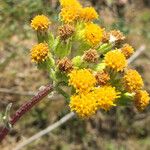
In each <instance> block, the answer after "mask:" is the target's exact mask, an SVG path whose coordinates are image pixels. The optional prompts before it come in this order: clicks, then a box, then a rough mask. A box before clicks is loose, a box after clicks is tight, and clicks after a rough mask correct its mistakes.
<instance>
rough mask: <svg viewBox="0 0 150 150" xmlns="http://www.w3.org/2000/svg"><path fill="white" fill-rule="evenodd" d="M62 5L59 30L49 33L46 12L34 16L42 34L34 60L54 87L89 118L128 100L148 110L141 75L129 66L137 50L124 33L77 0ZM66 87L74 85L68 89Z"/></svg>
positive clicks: (33, 51)
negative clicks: (110, 27)
mask: <svg viewBox="0 0 150 150" xmlns="http://www.w3.org/2000/svg"><path fill="white" fill-rule="evenodd" d="M60 6H61V11H60V14H59V21H60V22H61V23H60V24H61V26H59V27H58V30H57V31H56V33H53V32H54V31H50V32H49V30H48V28H49V26H50V24H51V22H50V21H49V19H48V18H47V17H46V16H44V15H38V16H36V17H35V18H33V20H32V21H31V27H32V28H33V29H34V30H36V31H37V33H38V34H37V36H38V44H37V45H35V46H33V48H32V49H31V59H32V61H33V62H35V64H36V65H37V66H38V67H39V68H40V69H47V71H48V73H49V75H50V79H51V80H52V81H51V82H53V85H54V89H56V91H57V92H59V93H61V94H62V95H63V96H64V97H65V98H66V100H68V99H69V107H70V109H71V111H74V112H76V113H77V114H78V116H80V117H82V118H88V117H91V116H92V115H94V114H95V113H96V112H97V111H98V110H105V111H109V110H110V109H111V108H112V107H115V106H119V105H127V104H129V103H126V102H130V104H133V105H134V106H135V107H136V108H137V109H138V110H139V111H142V110H144V109H145V108H146V107H147V106H148V104H149V102H150V97H149V94H148V93H147V92H146V91H145V90H144V84H143V80H142V77H141V76H140V74H139V73H138V72H137V71H136V70H132V69H129V67H128V63H127V59H128V58H129V57H131V55H132V54H133V53H134V49H133V47H132V46H131V45H129V44H127V43H125V36H124V35H123V33H121V32H120V31H119V30H111V31H106V29H104V28H102V27H100V26H99V25H98V24H96V23H94V22H93V21H94V20H96V19H98V18H99V14H98V13H97V12H96V10H95V9H94V8H93V7H83V6H82V5H81V4H80V2H79V1H78V0H60ZM38 31H40V32H38ZM64 86H67V88H68V89H70V90H66V91H67V92H66V91H64ZM65 89H66V88H65Z"/></svg>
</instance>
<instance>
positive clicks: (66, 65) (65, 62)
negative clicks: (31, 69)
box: [57, 57, 73, 72]
mask: <svg viewBox="0 0 150 150" xmlns="http://www.w3.org/2000/svg"><path fill="white" fill-rule="evenodd" d="M57 65H58V68H59V70H60V71H63V72H70V71H71V70H72V69H73V65H72V62H71V60H70V59H69V58H67V57H64V58H63V59H61V60H59V61H58V63H57Z"/></svg>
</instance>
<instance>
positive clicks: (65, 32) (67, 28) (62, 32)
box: [58, 24, 75, 40]
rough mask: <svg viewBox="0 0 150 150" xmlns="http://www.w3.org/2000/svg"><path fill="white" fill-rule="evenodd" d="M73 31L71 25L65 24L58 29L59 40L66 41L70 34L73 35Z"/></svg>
mask: <svg viewBox="0 0 150 150" xmlns="http://www.w3.org/2000/svg"><path fill="white" fill-rule="evenodd" d="M74 31H75V29H74V27H73V26H72V25H69V24H65V25H63V26H61V27H59V32H58V33H59V36H60V38H61V40H66V39H68V38H69V37H71V36H72V34H73V33H74Z"/></svg>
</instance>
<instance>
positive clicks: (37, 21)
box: [31, 15, 51, 31]
mask: <svg viewBox="0 0 150 150" xmlns="http://www.w3.org/2000/svg"><path fill="white" fill-rule="evenodd" d="M50 24H51V22H50V21H49V19H48V18H47V17H46V16H44V15H37V16H35V17H34V18H33V19H32V20H31V27H32V28H33V29H35V30H41V31H43V30H47V29H48V28H49V25H50Z"/></svg>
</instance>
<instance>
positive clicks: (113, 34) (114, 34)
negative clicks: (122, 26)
mask: <svg viewBox="0 0 150 150" xmlns="http://www.w3.org/2000/svg"><path fill="white" fill-rule="evenodd" d="M109 38H110V39H109V41H110V42H116V43H120V42H122V41H124V40H125V36H124V35H123V33H122V32H121V31H119V30H112V31H110V32H109Z"/></svg>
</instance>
